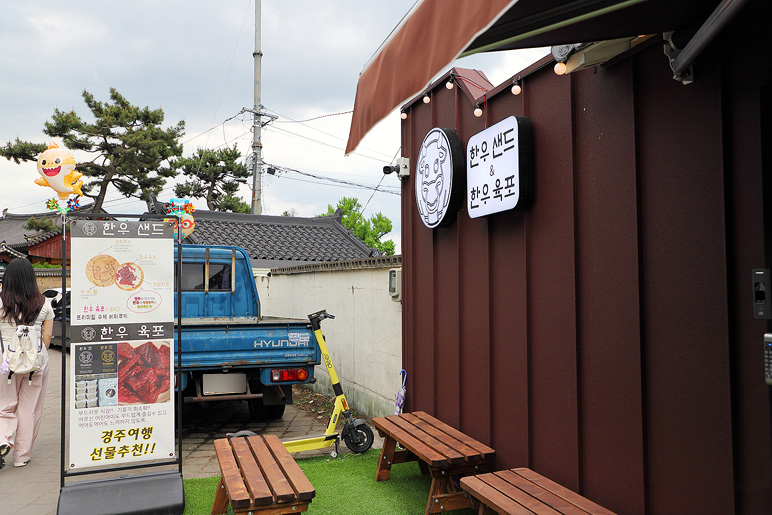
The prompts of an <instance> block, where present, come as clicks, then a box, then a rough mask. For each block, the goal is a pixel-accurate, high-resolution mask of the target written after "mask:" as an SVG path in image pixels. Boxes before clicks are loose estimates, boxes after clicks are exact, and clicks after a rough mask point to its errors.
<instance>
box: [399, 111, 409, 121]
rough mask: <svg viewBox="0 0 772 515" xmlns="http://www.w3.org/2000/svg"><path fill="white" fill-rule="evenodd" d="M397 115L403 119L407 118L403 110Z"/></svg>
mask: <svg viewBox="0 0 772 515" xmlns="http://www.w3.org/2000/svg"><path fill="white" fill-rule="evenodd" d="M399 117H400V118H402V119H403V120H407V112H405V111H402V112H401V113H400V114H399Z"/></svg>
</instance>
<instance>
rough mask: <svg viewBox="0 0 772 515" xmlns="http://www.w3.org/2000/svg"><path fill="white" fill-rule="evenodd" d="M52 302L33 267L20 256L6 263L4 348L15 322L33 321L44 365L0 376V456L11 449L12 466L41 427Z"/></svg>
mask: <svg viewBox="0 0 772 515" xmlns="http://www.w3.org/2000/svg"><path fill="white" fill-rule="evenodd" d="M53 319H54V311H53V309H52V308H51V304H50V303H49V302H48V301H47V299H46V298H45V297H43V295H42V294H41V293H40V290H38V285H37V282H36V280H35V269H34V268H33V267H32V264H31V263H30V262H29V261H27V260H26V259H23V258H17V259H14V260H13V261H11V262H10V263H9V264H8V267H7V268H6V269H5V274H4V276H3V285H2V290H0V333H1V334H2V338H3V347H4V348H6V349H7V347H8V344H9V343H10V342H11V341H12V339H13V335H14V332H15V331H16V326H17V325H34V326H36V327H37V329H38V331H40V333H41V335H42V336H43V344H44V345H43V350H42V351H41V353H42V355H43V366H42V367H41V369H40V370H38V371H37V372H35V373H34V374H33V375H32V378H31V382H30V377H29V374H13V375H11V378H10V383H9V381H8V377H7V376H6V375H2V376H0V460H2V459H3V458H4V457H5V455H7V454H8V453H9V452H10V451H11V449H13V466H14V467H23V466H25V465H26V464H27V462H29V460H30V454H31V452H32V444H33V443H34V441H35V438H36V437H37V434H38V429H39V428H40V420H41V417H42V414H43V401H44V399H45V392H46V384H47V382H48V346H49V344H50V343H51V335H52V334H53V327H54V322H53Z"/></svg>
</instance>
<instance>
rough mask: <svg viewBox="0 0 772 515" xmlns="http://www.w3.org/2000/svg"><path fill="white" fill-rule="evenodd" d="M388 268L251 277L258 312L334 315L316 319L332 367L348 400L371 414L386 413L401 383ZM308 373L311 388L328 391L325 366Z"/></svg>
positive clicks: (398, 317) (396, 305) (397, 315)
mask: <svg viewBox="0 0 772 515" xmlns="http://www.w3.org/2000/svg"><path fill="white" fill-rule="evenodd" d="M391 267H394V268H398V267H399V265H395V264H393V263H392V264H390V265H387V266H386V267H382V268H361V267H357V268H351V269H345V270H324V271H306V272H302V273H285V272H282V271H279V272H274V273H272V275H271V277H257V278H256V283H257V289H258V293H259V295H260V301H261V304H262V306H261V314H262V315H263V316H281V317H295V318H307V317H308V315H309V314H310V313H314V312H316V311H320V310H322V309H326V310H327V312H328V313H330V314H333V315H335V319H334V320H329V319H328V320H325V321H323V322H322V332H323V334H324V338H325V341H326V342H327V347H328V348H329V349H330V354H331V355H332V359H333V364H334V365H335V370H336V372H337V374H338V377H339V379H340V382H341V385H342V386H343V391H344V393H345V394H346V399H347V400H348V402H349V404H351V405H352V406H354V407H355V408H356V409H358V410H359V411H361V412H363V413H365V414H367V415H369V416H371V417H373V416H384V415H392V414H393V413H394V396H395V395H396V393H397V391H398V390H399V388H400V387H401V386H402V383H401V379H400V375H399V371H400V369H401V368H402V304H401V303H400V302H394V301H393V300H391V296H390V295H389V290H388V279H389V269H390V268H391ZM285 270H291V269H285ZM314 375H315V377H316V378H317V381H318V382H317V384H316V385H315V386H314V389H315V390H317V391H320V392H323V393H326V394H329V395H332V388H331V387H330V379H329V376H328V374H327V370H326V368H325V367H324V366H317V367H316V370H315V373H314Z"/></svg>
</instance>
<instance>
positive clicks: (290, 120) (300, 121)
mask: <svg viewBox="0 0 772 515" xmlns="http://www.w3.org/2000/svg"><path fill="white" fill-rule="evenodd" d="M265 110H266V111H270V112H272V113H274V114H276V115H278V116H280V117H282V118H286V119H287V120H286V121H285V120H277V122H278V123H299V124H301V125H303V126H304V127H307V128H308V129H311V130H313V131H316V132H319V133H322V134H324V135H325V136H329V137H331V138H334V139H336V140H339V141H342V142H344V143H346V142H347V141H348V140H347V139H346V138H341V137H340V136H336V135H334V134H330V133H329V132H325V131H323V130H321V129H317V128H316V127H311V126H310V125H307V124H306V123H305V122H308V121H311V120H317V119H319V118H327V117H329V116H338V115H344V114H349V113H352V112H353V111H345V112H342V113H332V114H324V115H321V116H317V117H315V118H309V119H308V120H293V119H292V118H290V117H289V116H285V115H283V114H281V113H279V112H277V111H274V110H272V109H268V108H265ZM333 148H335V149H340V148H339V147H333ZM361 149H362V150H368V151H370V152H374V153H376V154H380V155H382V156H384V157H388V156H387V155H386V154H384V153H383V152H379V151H378V150H374V149H372V148H367V147H361ZM344 151H345V149H344ZM352 154H355V155H361V156H364V154H362V153H361V152H359V151H356V152H352ZM371 159H372V158H371Z"/></svg>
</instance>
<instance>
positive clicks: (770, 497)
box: [724, 20, 772, 513]
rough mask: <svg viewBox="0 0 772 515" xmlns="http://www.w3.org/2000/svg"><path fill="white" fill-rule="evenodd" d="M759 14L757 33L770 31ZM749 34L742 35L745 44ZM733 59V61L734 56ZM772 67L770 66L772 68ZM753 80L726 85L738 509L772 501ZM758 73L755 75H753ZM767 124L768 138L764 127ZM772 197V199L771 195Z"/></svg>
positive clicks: (737, 72) (761, 507)
mask: <svg viewBox="0 0 772 515" xmlns="http://www.w3.org/2000/svg"><path fill="white" fill-rule="evenodd" d="M764 23H765V22H762V20H759V23H758V25H757V27H756V29H757V30H756V32H757V33H759V34H762V33H763V32H764V30H763V27H764ZM739 41H742V39H738V42H739ZM726 54H727V55H728V56H731V57H733V60H732V66H731V71H732V73H731V76H743V77H747V74H748V71H749V70H754V73H759V69H758V68H757V67H753V62H754V57H753V56H752V55H750V54H747V53H745V52H737V50H736V49H726ZM727 60H728V59H727ZM767 73H768V72H767ZM751 79H752V80H747V79H746V80H741V81H731V82H730V83H728V84H725V87H728V88H729V89H730V90H731V95H727V97H728V102H727V106H726V107H725V109H724V117H725V118H724V119H725V123H726V124H727V130H726V134H727V136H726V146H725V148H726V156H725V163H726V166H727V170H728V171H729V173H728V177H727V179H728V180H727V184H728V189H729V192H728V193H729V195H730V202H729V204H730V208H729V209H728V213H727V228H728V231H727V234H728V243H729V244H730V254H729V259H730V263H732V264H733V267H732V268H731V269H730V281H729V283H730V291H729V298H730V308H731V311H730V312H731V313H732V317H731V321H730V323H731V326H732V333H733V335H734V338H733V339H732V342H731V348H730V351H731V354H732V357H733V369H734V371H735V374H736V377H737V378H736V381H735V392H734V398H733V402H734V409H733V411H734V414H735V422H736V423H735V434H736V437H735V442H736V448H735V453H736V455H737V460H736V462H737V469H736V470H737V472H736V477H735V484H736V498H737V513H764V512H765V511H766V512H768V511H769V507H770V506H772V436H771V435H772V427H770V420H771V419H770V413H769V410H770V401H769V395H770V393H769V387H768V386H767V385H766V384H765V383H764V382H763V381H762V380H761V370H760V367H761V352H760V348H761V345H762V339H763V334H764V333H765V332H767V331H768V330H769V329H768V326H767V322H766V321H764V320H754V318H753V307H752V304H753V303H752V294H751V283H750V279H749V277H750V274H751V270H753V269H754V268H766V267H768V266H770V263H772V259H770V258H772V256H766V261H765V256H764V250H763V249H762V248H761V247H760V245H759V242H762V241H764V236H765V235H764V232H765V230H766V231H767V233H768V234H769V231H770V230H772V228H770V227H766V228H765V227H764V224H765V222H764V220H763V219H762V218H763V217H761V216H759V213H762V212H763V191H764V190H763V187H764V185H763V180H762V174H761V173H759V168H760V166H759V163H761V167H763V168H762V173H763V174H764V175H766V178H767V180H769V177H771V175H770V169H771V168H772V132H770V131H771V130H772V88H770V86H769V82H767V86H766V91H764V93H763V94H764V95H766V102H768V107H767V109H769V111H768V112H767V113H766V116H764V115H762V112H761V111H762V108H761V105H760V103H761V96H762V92H761V91H760V88H759V84H760V83H763V82H762V81H760V80H759V79H758V78H756V77H752V78H751ZM753 79H755V80H753ZM762 120H765V122H764V123H765V124H766V126H765V127H764V128H763V129H762V131H763V134H765V135H766V136H765V137H766V139H763V138H764V136H763V135H761V134H759V132H758V130H757V128H758V127H762ZM767 201H769V199H767Z"/></svg>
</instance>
